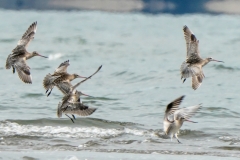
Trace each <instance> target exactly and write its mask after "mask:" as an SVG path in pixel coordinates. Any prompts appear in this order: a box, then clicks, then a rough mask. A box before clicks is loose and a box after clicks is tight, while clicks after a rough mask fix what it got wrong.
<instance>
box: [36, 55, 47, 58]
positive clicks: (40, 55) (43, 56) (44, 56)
mask: <svg viewBox="0 0 240 160" xmlns="http://www.w3.org/2000/svg"><path fill="white" fill-rule="evenodd" d="M38 56H40V57H43V58H48V57H46V56H43V55H41V54H38Z"/></svg>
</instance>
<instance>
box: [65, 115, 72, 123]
mask: <svg viewBox="0 0 240 160" xmlns="http://www.w3.org/2000/svg"><path fill="white" fill-rule="evenodd" d="M65 115H66V116H67V117H68V118H70V119H71V121H72V122H73V123H74V121H73V119H72V118H71V117H69V116H68V115H67V114H65Z"/></svg>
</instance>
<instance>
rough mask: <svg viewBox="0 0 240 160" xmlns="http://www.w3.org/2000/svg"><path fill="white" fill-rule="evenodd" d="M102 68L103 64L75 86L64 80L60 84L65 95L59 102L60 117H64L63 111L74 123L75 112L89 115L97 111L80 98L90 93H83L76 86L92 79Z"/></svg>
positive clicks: (58, 111) (58, 113)
mask: <svg viewBox="0 0 240 160" xmlns="http://www.w3.org/2000/svg"><path fill="white" fill-rule="evenodd" d="M101 68H102V66H100V67H99V68H98V69H97V71H96V72H94V73H93V74H92V75H91V76H89V77H87V78H86V79H84V80H82V81H80V82H78V83H77V84H75V85H74V86H72V85H71V83H64V82H63V83H60V84H59V86H58V87H59V88H60V89H61V90H62V92H63V93H64V97H63V98H62V101H61V102H59V104H58V109H57V116H58V117H59V118H60V117H62V113H64V114H65V115H66V116H67V117H68V118H70V119H71V121H72V122H73V123H74V119H75V116H74V114H77V115H80V116H88V115H91V114H92V113H93V112H95V110H96V108H89V107H88V106H86V105H84V104H82V102H81V99H80V96H81V95H85V96H89V95H86V94H83V93H82V92H80V91H78V90H77V89H76V88H77V87H78V86H79V85H80V84H82V83H83V82H85V81H86V80H88V79H90V78H91V77H92V76H93V75H95V74H96V73H97V72H98V71H99V70H100V69H101ZM90 97H91V96H90ZM67 114H71V115H72V117H73V118H71V117H70V116H68V115H67Z"/></svg>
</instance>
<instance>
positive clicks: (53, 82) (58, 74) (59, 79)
mask: <svg viewBox="0 0 240 160" xmlns="http://www.w3.org/2000/svg"><path fill="white" fill-rule="evenodd" d="M69 65H70V63H69V60H67V61H65V62H63V63H61V64H60V65H59V67H58V68H57V69H56V70H55V71H54V73H53V74H50V73H49V74H47V75H46V76H45V78H44V79H43V87H44V88H45V89H46V93H48V94H47V96H49V95H50V94H51V92H52V90H53V88H54V86H56V87H57V88H58V89H59V90H60V91H61V92H63V94H65V92H64V91H65V90H64V88H63V89H62V88H61V87H65V88H69V87H68V86H69V85H71V81H72V80H74V79H76V78H87V77H83V76H80V75H78V74H69V73H67V68H68V66H69Z"/></svg>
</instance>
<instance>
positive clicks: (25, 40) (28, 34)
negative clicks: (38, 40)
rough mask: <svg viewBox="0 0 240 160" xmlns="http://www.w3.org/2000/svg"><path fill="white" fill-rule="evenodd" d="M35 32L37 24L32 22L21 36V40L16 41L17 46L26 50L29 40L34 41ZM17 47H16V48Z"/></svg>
mask: <svg viewBox="0 0 240 160" xmlns="http://www.w3.org/2000/svg"><path fill="white" fill-rule="evenodd" d="M36 32H37V22H33V23H32V24H31V25H30V26H29V27H28V29H27V31H26V32H25V33H24V34H23V36H22V38H21V39H20V40H19V41H18V43H17V45H18V46H23V47H24V48H26V47H27V46H28V44H29V43H30V42H31V40H33V39H34V35H35V33H36ZM18 46H17V47H18Z"/></svg>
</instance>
